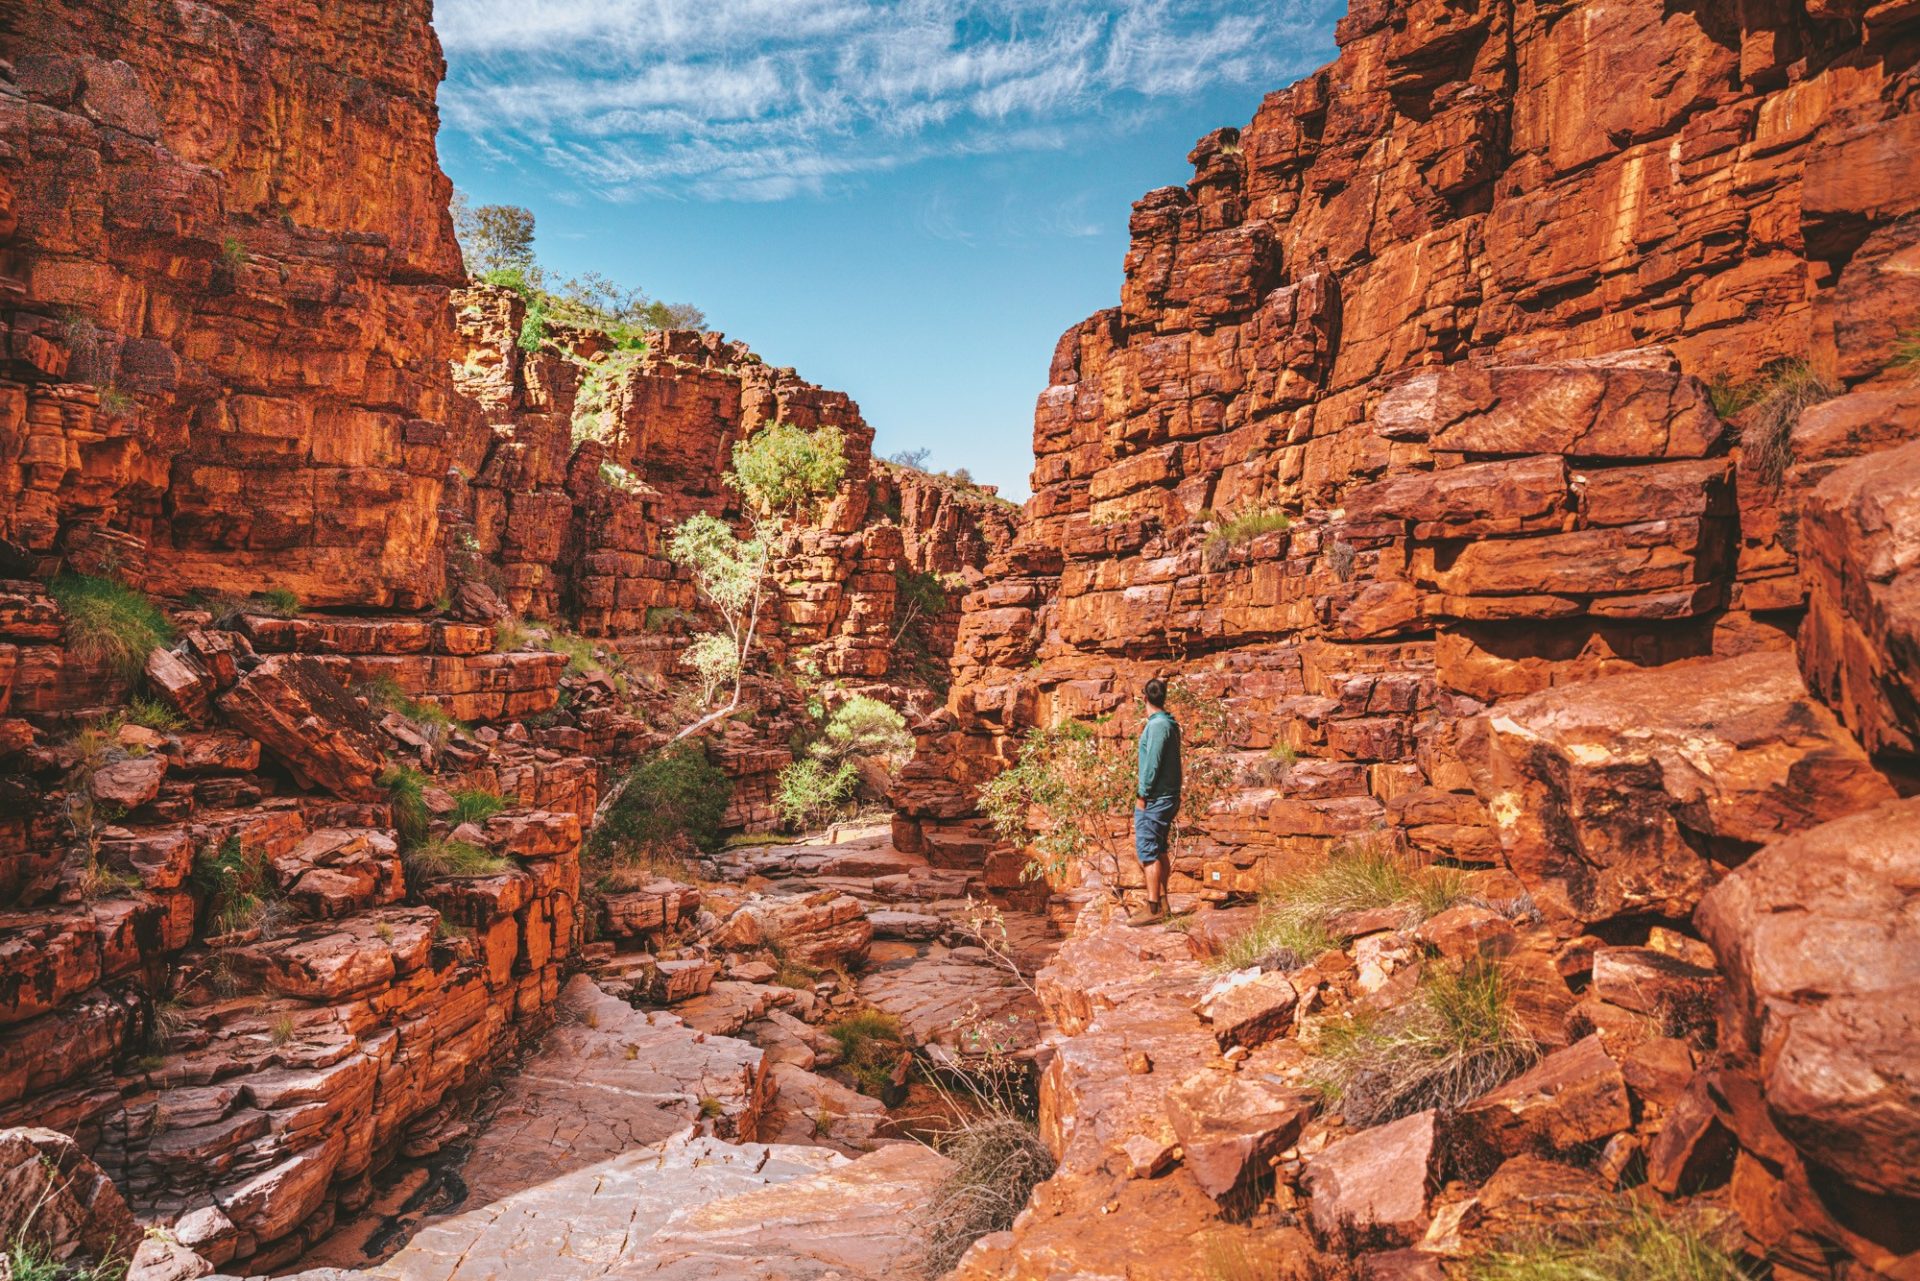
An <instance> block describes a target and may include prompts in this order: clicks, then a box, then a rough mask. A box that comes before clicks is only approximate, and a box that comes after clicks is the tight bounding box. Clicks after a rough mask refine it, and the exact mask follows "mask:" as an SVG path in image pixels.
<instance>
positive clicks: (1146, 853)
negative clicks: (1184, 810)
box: [1133, 796, 1180, 867]
mask: <svg viewBox="0 0 1920 1281" xmlns="http://www.w3.org/2000/svg"><path fill="white" fill-rule="evenodd" d="M1179 812H1180V798H1179V797H1178V796H1149V797H1148V798H1147V803H1146V804H1145V805H1142V806H1140V807H1139V808H1138V809H1136V810H1134V811H1133V852H1134V854H1136V855H1137V856H1138V857H1139V859H1140V865H1141V866H1142V867H1145V866H1146V865H1148V864H1149V863H1154V862H1157V861H1158V860H1159V858H1160V856H1161V855H1162V854H1165V853H1166V852H1167V842H1168V841H1170V840H1172V839H1173V816H1174V815H1175V814H1178V813H1179Z"/></svg>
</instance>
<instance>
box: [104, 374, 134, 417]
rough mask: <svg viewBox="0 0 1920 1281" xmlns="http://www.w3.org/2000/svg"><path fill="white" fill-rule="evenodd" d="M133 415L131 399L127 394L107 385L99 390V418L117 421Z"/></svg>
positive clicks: (110, 384) (109, 384)
mask: <svg viewBox="0 0 1920 1281" xmlns="http://www.w3.org/2000/svg"><path fill="white" fill-rule="evenodd" d="M132 413H133V397H132V396H131V395H129V394H128V393H127V392H125V391H123V390H121V389H120V388H119V387H116V386H114V385H113V384H112V383H107V384H106V385H105V386H103V387H101V388H100V416H101V417H102V418H107V419H112V420H118V419H121V418H125V417H127V416H129V415H130V414H132Z"/></svg>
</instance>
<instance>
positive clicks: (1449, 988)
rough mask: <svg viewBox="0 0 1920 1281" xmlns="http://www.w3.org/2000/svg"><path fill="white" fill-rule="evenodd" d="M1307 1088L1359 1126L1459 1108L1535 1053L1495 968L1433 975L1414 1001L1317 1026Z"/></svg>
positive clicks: (1511, 1073)
mask: <svg viewBox="0 0 1920 1281" xmlns="http://www.w3.org/2000/svg"><path fill="white" fill-rule="evenodd" d="M1316 1049H1317V1051H1318V1061H1317V1062H1316V1063H1315V1065H1314V1067H1313V1070H1312V1072H1311V1073H1310V1076H1309V1083H1310V1084H1311V1085H1312V1086H1313V1088H1314V1089H1315V1090H1317V1091H1318V1092H1319V1093H1320V1094H1321V1095H1322V1097H1324V1098H1325V1099H1327V1100H1328V1102H1329V1103H1330V1104H1333V1105H1337V1106H1338V1107H1339V1109H1340V1111H1341V1113H1342V1114H1343V1115H1344V1116H1345V1117H1346V1119H1347V1123H1348V1124H1349V1125H1354V1126H1361V1127H1364V1126H1369V1125H1377V1124H1379V1123H1381V1122H1383V1121H1391V1120H1394V1119H1395V1118H1397V1117H1403V1116H1410V1115H1412V1114H1413V1113H1415V1112H1418V1111H1420V1110H1422V1109H1423V1108H1442V1109H1445V1108H1454V1107H1458V1106H1460V1105H1461V1104H1464V1103H1468V1102H1471V1101H1472V1100H1474V1099H1477V1098H1479V1097H1480V1096H1481V1095H1482V1094H1485V1093H1486V1092H1487V1091H1488V1090H1491V1089H1493V1088H1494V1087H1495V1086H1498V1085H1500V1084H1502V1083H1503V1082H1505V1081H1507V1080H1509V1079H1511V1078H1512V1077H1513V1076H1514V1075H1516V1074H1517V1073H1518V1072H1520V1071H1521V1070H1522V1069H1523V1068H1525V1067H1526V1066H1527V1065H1528V1064H1529V1063H1531V1062H1533V1060H1534V1059H1535V1058H1536V1057H1537V1055H1538V1053H1539V1050H1538V1047H1537V1046H1536V1045H1535V1044H1534V1042H1533V1040H1532V1038H1530V1037H1529V1036H1527V1034H1526V1032H1525V1030H1524V1029H1523V1028H1521V1027H1520V1025H1519V1023H1518V1021H1517V1020H1516V1018H1515V1016H1514V1010H1513V999H1512V994H1511V992H1510V990H1509V987H1508V984H1507V979H1506V976H1505V974H1504V973H1503V972H1502V971H1501V969H1500V968H1499V966H1498V965H1470V966H1468V967H1466V968H1465V969H1462V970H1459V971H1454V970H1448V969H1434V970H1430V971H1429V972H1428V973H1427V975H1426V976H1425V977H1424V978H1423V980H1422V982H1421V985H1420V989H1419V992H1418V994H1417V996H1416V998H1415V999H1414V1000H1412V1001H1409V1002H1408V1003H1406V1004H1405V1005H1403V1006H1400V1007H1398V1008H1396V1009H1393V1010H1391V1011H1387V1012H1384V1013H1373V1012H1369V1013H1360V1014H1354V1015H1349V1016H1348V1017H1346V1018H1344V1019H1341V1020H1338V1021H1335V1022H1331V1023H1328V1024H1326V1025H1324V1026H1322V1027H1321V1029H1320V1035H1319V1040H1318V1044H1317V1046H1316Z"/></svg>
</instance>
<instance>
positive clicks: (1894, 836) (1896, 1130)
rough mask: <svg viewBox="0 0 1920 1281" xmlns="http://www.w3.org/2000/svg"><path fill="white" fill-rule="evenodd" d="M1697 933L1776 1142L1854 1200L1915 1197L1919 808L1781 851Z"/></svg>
mask: <svg viewBox="0 0 1920 1281" xmlns="http://www.w3.org/2000/svg"><path fill="white" fill-rule="evenodd" d="M1696 919H1697V921H1698V923H1699V926H1700V929H1701V931H1702V933H1704V934H1705V936H1706V938H1707V940H1708V941H1709V942H1710V943H1712V944H1713V948H1714V951H1715V952H1717V953H1718V954H1719V956H1720V963H1721V965H1722V967H1723V968H1724V969H1725V971H1726V974H1727V981H1728V983H1729V984H1730V986H1731V987H1732V988H1733V993H1732V995H1733V1000H1731V1001H1730V1002H1728V1003H1727V1004H1726V1006H1725V1008H1726V1009H1727V1011H1728V1014H1729V1017H1730V1018H1731V1020H1732V1022H1733V1024H1734V1026H1733V1027H1732V1028H1731V1029H1730V1032H1731V1035H1730V1036H1729V1039H1730V1040H1733V1041H1734V1043H1735V1047H1737V1048H1744V1049H1746V1050H1748V1051H1751V1052H1753V1053H1755V1054H1757V1056H1758V1067H1759V1071H1760V1073H1761V1077H1762V1082H1763V1085H1764V1087H1765V1090H1766V1099H1767V1106H1768V1109H1769V1110H1770V1112H1771V1113H1772V1115H1773V1119H1774V1121H1775V1123H1776V1124H1777V1125H1778V1126H1779V1129H1780V1131H1781V1133H1782V1134H1784V1135H1786V1136H1787V1138H1788V1139H1790V1140H1791V1141H1792V1142H1793V1143H1794V1145H1795V1146H1796V1147H1798V1148H1799V1150H1800V1152H1801V1153H1802V1155H1804V1156H1805V1157H1806V1158H1807V1159H1808V1160H1809V1161H1810V1162H1811V1163H1813V1164H1816V1165H1819V1166H1823V1167H1825V1168H1827V1169H1829V1170H1832V1171H1834V1172H1835V1173H1836V1174H1838V1175H1840V1177H1841V1178H1843V1179H1845V1180H1846V1181H1847V1182H1848V1183H1851V1184H1853V1185H1854V1186H1855V1187H1858V1188H1861V1189H1864V1190H1866V1191H1868V1192H1873V1193H1879V1194H1883V1195H1889V1196H1900V1197H1920V1054H1916V1053H1915V1047H1916V1046H1920V798H1914V799H1909V800H1904V801H1898V802H1895V803H1892V804H1887V805H1882V806H1879V807H1878V808H1875V809H1872V810H1868V811H1866V812H1865V813H1861V814H1854V815H1851V816H1849V817H1846V818H1841V819H1838V820H1836V821H1834V822H1831V823H1827V824H1824V825H1822V826H1820V827H1817V828H1814V829H1813V830H1812V831H1809V832H1803V833H1801V834H1799V835H1797V836H1792V837H1788V838H1787V839H1785V840H1781V841H1778V842H1775V843H1774V844H1772V845H1770V846H1768V847H1767V848H1766V849H1764V850H1762V851H1761V852H1760V853H1759V854H1757V855H1755V856H1754V857H1753V858H1752V859H1751V860H1749V861H1748V862H1747V863H1746V864H1745V865H1744V866H1742V867H1741V868H1740V869H1739V870H1737V871H1735V872H1733V873H1732V874H1731V875H1729V876H1728V877H1727V879H1726V880H1724V881H1722V882H1721V883H1720V884H1719V885H1717V886H1715V887H1714V889H1713V890H1712V891H1710V892H1709V893H1708V895H1707V896H1706V898H1705V900H1704V901H1703V902H1702V903H1701V904H1700V910H1699V913H1698V915H1697V917H1696Z"/></svg>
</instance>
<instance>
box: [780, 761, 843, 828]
mask: <svg viewBox="0 0 1920 1281" xmlns="http://www.w3.org/2000/svg"><path fill="white" fill-rule="evenodd" d="M859 781H860V772H859V771H858V770H856V769H855V768H854V767H853V762H851V761H842V762H840V763H839V764H838V765H829V764H827V763H826V762H825V761H821V760H815V759H813V758H811V757H809V758H807V759H805V760H798V761H795V762H793V763H792V764H791V765H789V766H787V767H786V768H785V769H783V770H781V771H780V781H779V786H778V788H777V790H776V791H775V793H774V798H773V805H774V808H775V809H777V810H778V811H779V812H780V818H781V819H782V821H784V822H786V823H788V824H789V825H791V826H793V827H799V828H807V827H812V826H814V825H815V824H817V823H819V822H821V821H823V820H825V819H826V818H828V817H829V816H830V815H832V814H834V813H836V812H837V811H839V810H840V809H841V808H843V807H844V806H845V805H846V804H847V802H848V801H850V800H852V799H853V789H854V786H855V785H856V784H857V783H858V782H859Z"/></svg>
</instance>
